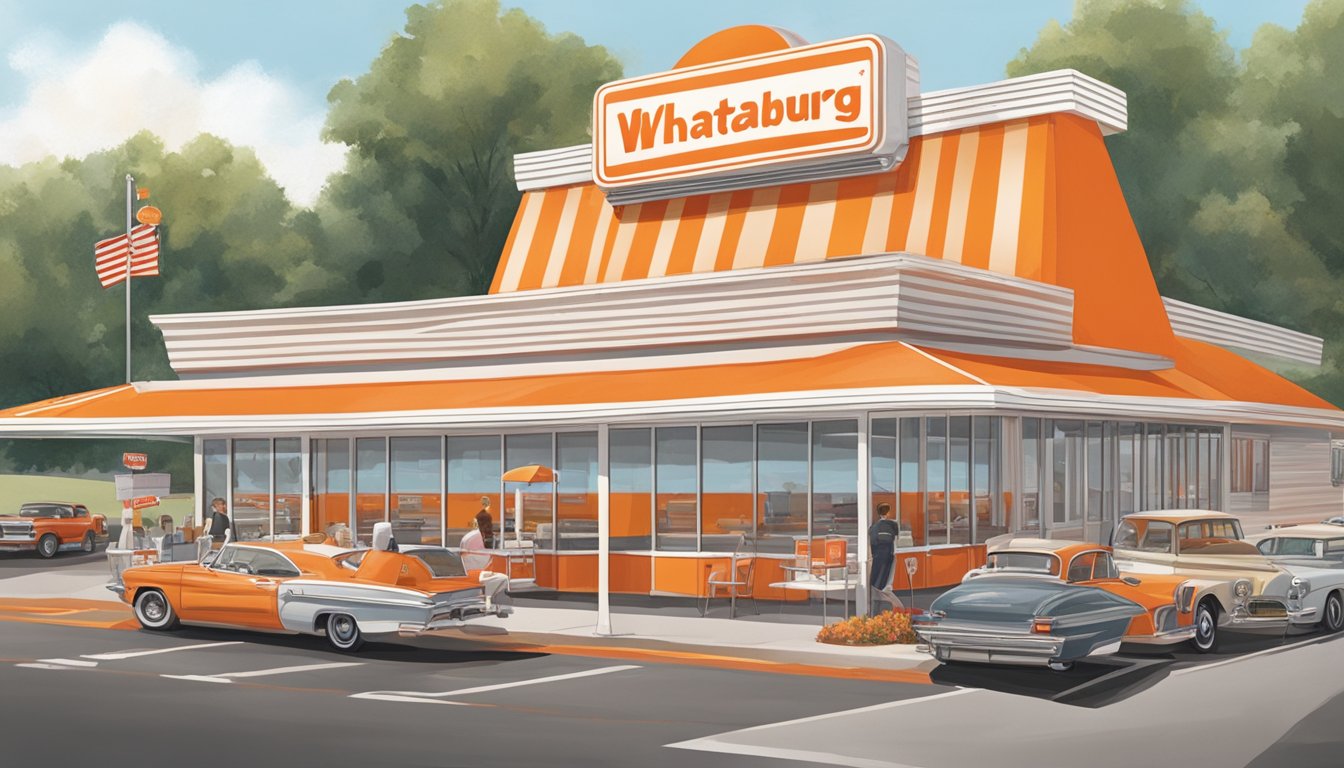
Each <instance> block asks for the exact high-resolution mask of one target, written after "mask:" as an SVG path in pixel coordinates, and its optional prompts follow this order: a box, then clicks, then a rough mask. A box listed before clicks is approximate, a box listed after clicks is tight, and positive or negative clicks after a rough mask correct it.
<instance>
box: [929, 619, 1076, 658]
mask: <svg viewBox="0 0 1344 768" xmlns="http://www.w3.org/2000/svg"><path fill="white" fill-rule="evenodd" d="M915 635H916V636H917V637H918V638H919V640H920V641H921V642H920V643H919V644H918V645H916V646H915V649H916V650H919V651H923V652H925V653H928V654H930V655H932V656H933V657H934V658H935V659H937V660H939V661H975V662H981V663H984V664H1023V665H1030V666H1042V667H1043V666H1045V665H1047V664H1049V663H1050V662H1051V661H1055V660H1056V659H1058V658H1059V654H1060V653H1061V652H1062V651H1063V650H1064V638H1062V637H1055V636H1054V635H1032V634H1027V633H1015V632H990V631H983V630H969V629H935V628H929V629H921V628H916V629H915Z"/></svg>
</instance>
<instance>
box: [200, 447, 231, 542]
mask: <svg viewBox="0 0 1344 768" xmlns="http://www.w3.org/2000/svg"><path fill="white" fill-rule="evenodd" d="M201 453H202V456H201V458H202V461H203V462H204V464H205V466H204V467H203V470H202V474H203V475H204V478H203V479H204V481H205V483H204V486H205V487H204V491H205V495H204V497H203V498H202V499H201V500H200V503H201V514H202V516H203V517H202V518H201V520H202V522H203V524H204V525H205V526H206V529H207V530H209V527H210V502H212V501H213V500H215V499H224V501H226V502H227V501H228V500H229V441H227V440H205V441H203V442H202V443H201Z"/></svg>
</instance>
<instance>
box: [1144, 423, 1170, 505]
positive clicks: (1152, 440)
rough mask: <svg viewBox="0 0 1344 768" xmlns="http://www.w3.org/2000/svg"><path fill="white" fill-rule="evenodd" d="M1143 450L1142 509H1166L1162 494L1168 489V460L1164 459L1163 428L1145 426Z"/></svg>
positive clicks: (1150, 425)
mask: <svg viewBox="0 0 1344 768" xmlns="http://www.w3.org/2000/svg"><path fill="white" fill-rule="evenodd" d="M1144 441H1145V442H1144V448H1143V488H1144V490H1143V494H1144V499H1143V506H1142V509H1166V499H1165V498H1164V496H1163V494H1162V492H1163V490H1164V489H1165V488H1166V478H1165V477H1163V475H1164V473H1165V470H1166V466H1167V465H1166V460H1165V458H1164V457H1163V455H1162V454H1163V450H1164V446H1165V445H1166V443H1165V441H1164V438H1163V436H1162V427H1161V426H1160V425H1156V424H1147V425H1145V426H1144Z"/></svg>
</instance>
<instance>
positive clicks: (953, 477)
mask: <svg viewBox="0 0 1344 768" xmlns="http://www.w3.org/2000/svg"><path fill="white" fill-rule="evenodd" d="M947 423H948V431H949V433H950V437H949V440H948V455H949V457H950V459H949V461H948V465H947V474H948V482H949V486H948V515H949V525H948V541H949V542H951V543H952V544H969V543H971V517H972V510H971V417H970V416H950V417H948V420H947Z"/></svg>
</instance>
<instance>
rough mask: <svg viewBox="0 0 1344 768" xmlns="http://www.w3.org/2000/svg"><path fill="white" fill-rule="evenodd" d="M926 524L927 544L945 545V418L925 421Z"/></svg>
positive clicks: (932, 418)
mask: <svg viewBox="0 0 1344 768" xmlns="http://www.w3.org/2000/svg"><path fill="white" fill-rule="evenodd" d="M924 456H925V459H924V489H925V503H924V508H925V522H926V525H927V527H928V542H929V543H930V544H946V543H948V532H947V531H948V528H947V417H945V416H930V417H928V418H927V419H925V422H924Z"/></svg>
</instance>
